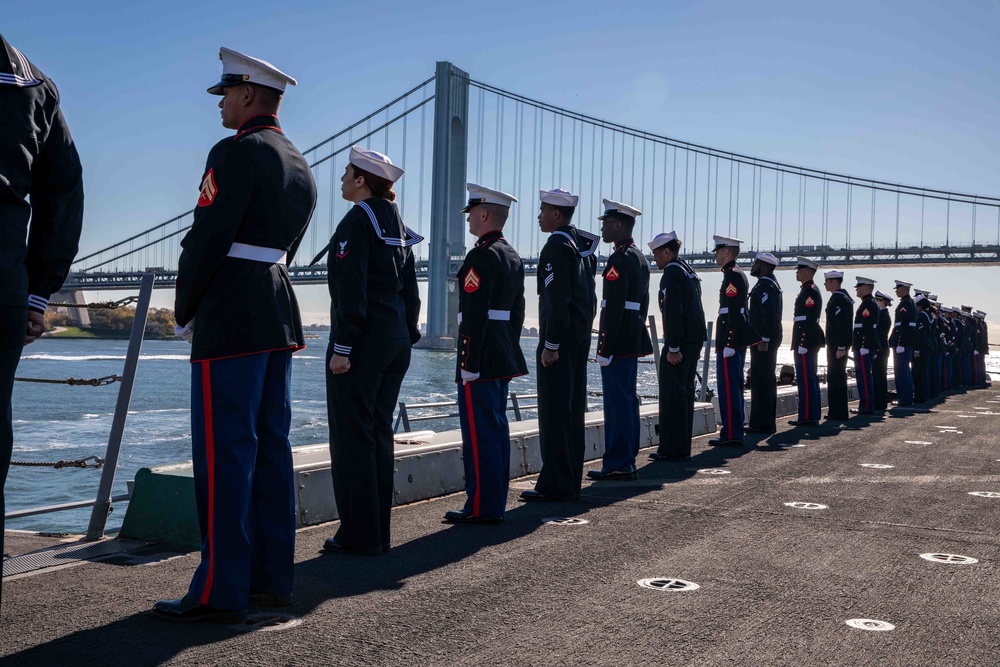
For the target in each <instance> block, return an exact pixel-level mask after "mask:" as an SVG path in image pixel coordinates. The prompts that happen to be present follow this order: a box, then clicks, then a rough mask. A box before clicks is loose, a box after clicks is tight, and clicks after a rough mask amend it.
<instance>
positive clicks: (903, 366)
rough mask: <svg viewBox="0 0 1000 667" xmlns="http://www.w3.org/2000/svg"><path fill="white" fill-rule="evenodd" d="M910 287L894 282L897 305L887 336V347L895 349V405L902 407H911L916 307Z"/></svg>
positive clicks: (903, 283) (900, 281)
mask: <svg viewBox="0 0 1000 667" xmlns="http://www.w3.org/2000/svg"><path fill="white" fill-rule="evenodd" d="M911 287H913V283H908V282H904V281H902V280H897V281H896V296H897V297H899V303H898V304H896V316H895V318H893V319H894V321H893V323H892V335H891V336H889V347H891V348H894V349H895V356H894V357H893V364H894V368H893V374H894V375H895V377H896V404H897V405H900V406H903V407H905V406H908V405H913V371H912V370H911V368H910V364H911V362H912V361H913V342H914V338H915V337H916V330H917V307H916V306H915V305H914V304H913V299H911V298H910V288H911Z"/></svg>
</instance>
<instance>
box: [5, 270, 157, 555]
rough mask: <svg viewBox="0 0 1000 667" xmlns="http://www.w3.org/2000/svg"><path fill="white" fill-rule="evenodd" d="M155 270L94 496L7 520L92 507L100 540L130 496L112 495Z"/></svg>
mask: <svg viewBox="0 0 1000 667" xmlns="http://www.w3.org/2000/svg"><path fill="white" fill-rule="evenodd" d="M155 280H156V274H155V273H153V272H145V273H143V274H142V278H141V282H140V285H139V300H138V303H137V304H136V307H135V319H134V320H133V321H132V331H131V333H130V335H129V343H128V352H127V353H126V355H125V368H124V370H123V371H122V376H121V385H120V386H119V388H118V401H117V403H116V405H115V414H114V417H113V418H112V421H111V432H110V434H109V435H108V447H107V450H106V451H105V454H104V459H103V469H102V470H101V481H100V483H99V485H98V487H97V496H96V497H95V498H94V500H78V501H73V502H69V503H61V504H59V505H47V506H44V507H32V508H30V509H23V510H14V511H12V512H6V513H5V514H4V520H7V519H19V518H22V517H28V516H37V515H39V514H50V513H52V512H63V511H66V510H74V509H82V508H85V507H91V508H93V509H92V511H91V514H90V524H89V526H88V527H87V534H86V537H85V539H86V540H88V541H94V540H99V539H101V538H103V537H104V530H105V527H106V526H107V522H108V515H109V514H110V513H111V511H112V503H115V502H121V501H124V500H128V499H129V497H130V496H129V494H123V495H117V496H112V495H111V488H112V486H113V485H114V482H115V472H116V471H117V468H118V455H119V454H120V453H121V446H122V437H123V436H124V434H125V422H126V420H127V419H128V408H129V404H130V403H131V401H132V388H133V387H134V386H135V374H136V368H137V367H138V365H139V353H140V351H141V350H142V342H143V340H144V339H145V335H146V319H147V315H148V314H149V302H150V298H151V297H152V295H153V283H154V282H155Z"/></svg>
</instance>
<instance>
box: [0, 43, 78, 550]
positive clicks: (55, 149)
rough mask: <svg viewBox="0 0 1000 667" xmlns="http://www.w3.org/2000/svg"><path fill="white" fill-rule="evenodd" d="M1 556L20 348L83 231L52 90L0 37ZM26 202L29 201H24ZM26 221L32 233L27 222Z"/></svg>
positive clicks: (74, 172) (69, 148)
mask: <svg viewBox="0 0 1000 667" xmlns="http://www.w3.org/2000/svg"><path fill="white" fill-rule="evenodd" d="M0 109H3V112H2V113H0V137H2V139H0V221H2V227H0V229H2V231H0V554H2V553H3V516H4V501H3V494H2V490H3V485H4V481H5V480H6V479H7V471H8V468H9V466H10V457H11V452H12V449H13V446H14V442H13V429H12V426H11V395H12V394H13V390H14V374H15V373H16V371H17V365H18V362H19V361H20V358H21V350H22V348H23V347H24V346H25V345H27V344H29V343H31V342H33V341H34V340H36V339H37V338H38V337H39V336H41V335H42V333H43V332H44V331H45V318H44V315H45V309H46V308H47V307H48V303H49V297H50V296H51V295H52V294H54V293H56V292H58V291H59V289H60V288H61V287H62V284H63V281H64V280H65V279H66V274H67V273H69V267H70V264H72V263H73V258H74V257H75V256H76V251H77V244H78V242H79V240H80V230H81V229H82V227H83V169H82V168H81V166H80V156H79V155H78V154H77V151H76V147H75V146H74V144H73V139H72V137H71V136H70V132H69V126H68V125H67V124H66V119H65V118H64V117H63V114H62V111H61V110H60V107H59V91H58V90H56V86H55V84H54V83H53V82H52V81H51V80H50V79H49V78H48V77H46V76H45V74H43V73H42V72H41V71H40V70H39V69H38V68H37V67H35V65H34V64H32V63H31V62H30V61H29V60H28V59H27V58H25V57H24V54H22V53H21V52H20V51H18V50H17V49H16V48H14V46H13V45H12V44H10V43H8V42H7V40H5V39H4V38H3V36H2V35H0ZM29 198H30V199H29ZM29 219H30V222H31V226H30V233H29V226H28V222H29Z"/></svg>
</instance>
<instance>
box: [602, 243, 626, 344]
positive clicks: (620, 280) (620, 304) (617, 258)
mask: <svg viewBox="0 0 1000 667" xmlns="http://www.w3.org/2000/svg"><path fill="white" fill-rule="evenodd" d="M624 260H625V256H624V254H623V253H620V252H615V253H613V254H612V255H611V257H609V258H608V265H607V267H605V269H604V292H603V295H604V304H603V307H602V308H601V324H600V333H598V335H597V356H599V357H604V358H608V357H610V355H611V354H612V352H611V350H613V349H615V342H616V338H617V336H618V333H619V331H620V329H621V326H622V320H623V319H624V317H625V301H626V300H627V296H628V291H629V290H628V287H629V286H628V278H629V272H628V270H627V269H626V267H625V261H624Z"/></svg>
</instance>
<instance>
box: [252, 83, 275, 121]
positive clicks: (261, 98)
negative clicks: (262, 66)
mask: <svg viewBox="0 0 1000 667" xmlns="http://www.w3.org/2000/svg"><path fill="white" fill-rule="evenodd" d="M244 85H247V86H250V87H251V88H253V93H254V97H255V98H256V99H257V102H258V104H259V105H260V107H261V108H263V109H265V110H272V111H273V113H275V114H276V113H278V108H279V107H281V100H282V98H283V96H284V93H282V92H281V91H280V90H277V89H275V88H270V87H268V86H261V85H258V84H255V83H247V84H244Z"/></svg>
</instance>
